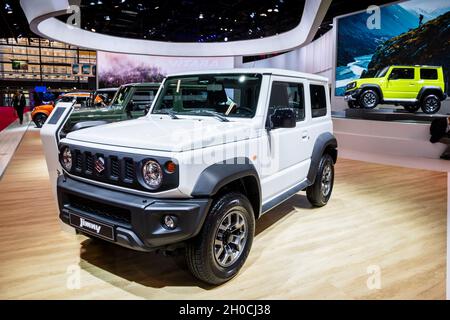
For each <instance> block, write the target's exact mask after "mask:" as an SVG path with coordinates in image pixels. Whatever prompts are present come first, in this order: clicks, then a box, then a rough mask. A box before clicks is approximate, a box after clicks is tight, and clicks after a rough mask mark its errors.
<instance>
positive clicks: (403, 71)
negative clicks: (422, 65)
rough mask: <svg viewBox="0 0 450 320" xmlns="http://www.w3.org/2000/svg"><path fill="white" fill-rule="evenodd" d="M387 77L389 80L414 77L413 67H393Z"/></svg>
mask: <svg viewBox="0 0 450 320" xmlns="http://www.w3.org/2000/svg"><path fill="white" fill-rule="evenodd" d="M389 79H391V80H411V79H414V69H413V68H394V69H392V72H391V75H390V76H389Z"/></svg>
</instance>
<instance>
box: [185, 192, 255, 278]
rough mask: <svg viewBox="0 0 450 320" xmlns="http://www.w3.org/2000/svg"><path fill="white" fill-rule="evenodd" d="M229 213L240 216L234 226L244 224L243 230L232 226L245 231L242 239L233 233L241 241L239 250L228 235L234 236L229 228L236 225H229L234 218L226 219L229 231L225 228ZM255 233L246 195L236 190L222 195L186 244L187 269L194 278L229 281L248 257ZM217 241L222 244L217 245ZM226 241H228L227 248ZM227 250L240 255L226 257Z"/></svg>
mask: <svg viewBox="0 0 450 320" xmlns="http://www.w3.org/2000/svg"><path fill="white" fill-rule="evenodd" d="M230 215H231V216H232V217H233V215H236V218H238V217H239V219H237V220H236V221H237V224H236V225H238V224H239V223H243V224H244V229H245V232H243V229H242V228H240V229H235V231H238V230H239V235H243V234H244V236H243V238H245V242H244V241H242V239H241V238H240V237H238V236H236V237H237V239H240V240H238V242H240V243H243V245H242V247H241V250H238V247H237V246H236V244H235V243H233V242H231V241H230V237H232V236H234V235H235V234H234V233H233V232H232V231H231V228H232V227H236V225H234V226H233V225H231V223H232V221H234V220H233V218H230V219H231V220H229V222H230V223H229V227H230V230H228V228H227V227H225V224H227V221H228V216H230ZM242 221H243V222H242ZM219 227H221V228H220V229H219ZM225 228H226V230H225ZM226 232H228V233H226ZM254 234H255V216H254V213H253V208H252V206H251V204H250V201H249V200H248V199H247V197H245V196H244V195H243V194H241V193H236V192H232V193H227V194H225V195H222V196H221V197H220V198H218V199H217V200H216V201H215V202H214V203H213V204H212V207H211V209H210V211H209V213H208V215H207V217H206V219H205V222H204V224H203V227H202V230H201V231H200V233H199V234H198V235H197V236H196V237H195V238H193V239H191V240H190V241H188V243H187V245H186V263H187V266H188V268H189V270H190V271H191V272H192V274H193V275H194V276H195V277H196V278H198V279H200V280H202V281H204V282H206V283H209V284H212V285H219V284H222V283H224V282H226V281H228V280H230V279H231V278H233V277H234V276H235V275H236V274H237V273H238V272H239V270H240V269H241V268H242V266H243V265H244V263H245V261H246V260H247V257H248V254H249V252H250V248H251V247H252V243H253V237H254ZM220 242H221V244H218V243H220ZM225 243H228V244H227V245H228V246H229V247H228V248H227V247H226V246H227V245H226V244H225ZM220 248H222V251H221V250H220ZM228 249H230V250H228ZM233 249H234V251H233ZM230 252H233V253H236V252H239V254H238V255H236V257H233V256H231V258H230V260H228V254H229V253H230ZM216 255H217V257H216ZM227 263H228V265H227Z"/></svg>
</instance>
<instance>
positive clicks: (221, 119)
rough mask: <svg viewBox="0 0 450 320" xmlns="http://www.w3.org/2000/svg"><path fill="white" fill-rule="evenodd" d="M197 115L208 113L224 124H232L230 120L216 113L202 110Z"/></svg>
mask: <svg viewBox="0 0 450 320" xmlns="http://www.w3.org/2000/svg"><path fill="white" fill-rule="evenodd" d="M197 113H200V114H201V113H206V114H210V115H212V116H214V117H215V118H217V119H219V120H220V121H222V122H230V120H228V119H227V118H226V117H225V116H223V115H222V114H220V113H219V112H216V111H211V110H200V111H198V112H197Z"/></svg>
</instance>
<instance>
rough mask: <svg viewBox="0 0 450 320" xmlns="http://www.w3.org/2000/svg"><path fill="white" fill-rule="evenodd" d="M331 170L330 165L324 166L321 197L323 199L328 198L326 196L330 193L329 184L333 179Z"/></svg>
mask: <svg viewBox="0 0 450 320" xmlns="http://www.w3.org/2000/svg"><path fill="white" fill-rule="evenodd" d="M332 172H333V171H332V168H331V164H329V163H328V164H326V165H325V167H324V168H323V173H322V187H321V189H322V195H323V196H324V197H326V196H328V194H329V193H330V191H331V182H332V179H333V176H332Z"/></svg>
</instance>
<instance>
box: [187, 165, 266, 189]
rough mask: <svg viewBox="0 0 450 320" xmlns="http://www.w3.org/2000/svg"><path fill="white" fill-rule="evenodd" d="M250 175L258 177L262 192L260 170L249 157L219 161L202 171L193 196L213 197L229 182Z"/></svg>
mask: <svg viewBox="0 0 450 320" xmlns="http://www.w3.org/2000/svg"><path fill="white" fill-rule="evenodd" d="M248 176H252V177H254V178H255V179H256V181H257V183H258V188H259V193H260V194H261V183H260V181H259V175H258V172H257V171H256V168H255V166H254V165H253V164H252V163H251V162H250V160H249V159H248V158H245V157H239V158H232V159H228V160H224V161H221V162H217V163H214V164H212V165H210V166H209V167H207V168H206V169H204V170H203V171H202V173H201V174H200V176H199V178H198V179H197V182H196V183H195V186H194V189H193V191H192V193H191V195H192V196H193V197H211V196H214V195H215V194H217V192H218V191H219V190H220V189H221V188H222V187H224V186H226V185H227V184H229V183H231V182H233V181H236V180H238V179H241V178H245V177H248Z"/></svg>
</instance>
